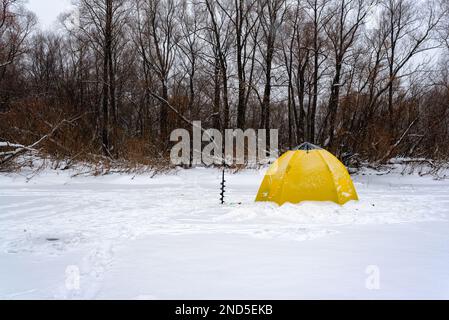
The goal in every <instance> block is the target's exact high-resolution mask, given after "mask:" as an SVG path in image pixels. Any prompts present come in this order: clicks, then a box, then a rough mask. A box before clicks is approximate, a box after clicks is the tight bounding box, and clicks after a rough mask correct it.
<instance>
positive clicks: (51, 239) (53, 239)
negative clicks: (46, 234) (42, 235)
mask: <svg viewBox="0 0 449 320" xmlns="http://www.w3.org/2000/svg"><path fill="white" fill-rule="evenodd" d="M47 241H50V242H55V241H59V239H58V238H47Z"/></svg>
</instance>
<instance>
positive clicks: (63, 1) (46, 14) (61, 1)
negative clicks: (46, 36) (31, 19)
mask: <svg viewBox="0 0 449 320" xmlns="http://www.w3.org/2000/svg"><path fill="white" fill-rule="evenodd" d="M27 7H28V8H29V9H30V10H31V11H33V12H34V13H36V15H37V17H38V18H39V22H40V24H41V25H42V28H44V29H46V28H50V27H52V25H53V24H54V22H56V20H57V18H58V15H59V14H61V13H62V12H64V11H66V10H69V9H70V7H71V0H28V3H27Z"/></svg>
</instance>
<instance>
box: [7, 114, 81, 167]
mask: <svg viewBox="0 0 449 320" xmlns="http://www.w3.org/2000/svg"><path fill="white" fill-rule="evenodd" d="M83 116H84V115H81V116H78V117H75V118H73V119H70V120H66V119H64V120H62V121H60V122H59V123H58V124H57V125H55V126H53V128H52V129H51V130H50V131H49V132H48V133H47V134H45V135H44V136H42V137H41V138H39V139H38V140H37V141H35V142H34V143H32V144H30V145H28V146H25V145H22V144H18V143H11V142H8V141H0V148H9V149H13V150H9V151H3V152H0V167H1V166H3V165H5V164H6V163H8V162H10V161H12V160H14V159H15V158H17V157H18V156H20V155H21V154H23V153H25V152H27V151H37V149H36V148H38V147H39V145H40V144H42V143H43V142H45V141H46V140H48V139H51V137H52V136H53V135H54V134H55V133H56V131H58V130H59V129H60V128H61V127H62V126H63V125H65V124H73V123H74V122H75V121H77V120H78V119H80V118H82V117H83Z"/></svg>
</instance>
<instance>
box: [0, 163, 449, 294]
mask: <svg viewBox="0 0 449 320" xmlns="http://www.w3.org/2000/svg"><path fill="white" fill-rule="evenodd" d="M70 174H71V173H70V172H67V171H50V170H45V171H44V172H42V173H40V174H38V175H37V176H35V177H34V178H33V179H31V180H30V181H28V180H27V179H26V178H25V177H24V176H21V175H18V174H9V175H0V299H37V298H39V299H55V298H56V299H116V298H119V299H206V298H207V299H231V298H232V299H299V298H305V299H315V298H330V299H333V298H343V299H347V298H356V299H358V298H360V299H390V298H398V299H414V298H418V299H421V298H422V299H426V298H436V299H449V192H448V190H449V181H447V180H446V181H436V180H433V179H432V178H431V177H419V176H415V175H411V176H402V175H400V174H399V173H391V174H389V175H385V176H377V175H376V174H375V173H370V172H367V174H366V175H358V176H356V177H354V180H355V185H356V188H357V190H358V193H359V196H360V199H361V200H360V201H359V202H351V203H348V204H347V205H345V206H338V205H335V204H332V203H303V204H299V205H291V204H287V205H284V206H282V207H278V206H277V205H275V204H269V203H254V198H255V195H256V193H257V190H258V187H259V185H260V182H261V181H262V178H263V170H261V171H255V170H248V171H242V172H240V173H237V174H228V175H227V186H228V187H227V193H226V200H227V201H228V203H227V204H226V205H224V206H221V205H220V204H219V183H220V178H221V173H220V171H218V170H215V169H202V168H197V169H193V170H179V171H176V172H173V173H170V174H165V175H159V176H156V177H155V178H151V177H150V176H149V175H137V176H132V175H124V174H123V175H120V174H113V175H109V176H102V177H81V176H80V177H77V178H71V177H70ZM373 267H374V270H377V271H378V272H377V271H376V273H375V274H373V273H371V271H372V270H373ZM78 274H79V278H78ZM373 276H376V279H377V280H378V284H379V287H378V288H374V290H373V288H372V287H370V285H368V286H367V282H369V281H371V280H372V279H373V278H372V277H373ZM74 279H75V280H76V281H75V282H74V283H72V280H74ZM78 280H79V281H78ZM377 280H376V281H377ZM74 284H75V285H74ZM368 284H369V283H368ZM78 285H79V286H78Z"/></svg>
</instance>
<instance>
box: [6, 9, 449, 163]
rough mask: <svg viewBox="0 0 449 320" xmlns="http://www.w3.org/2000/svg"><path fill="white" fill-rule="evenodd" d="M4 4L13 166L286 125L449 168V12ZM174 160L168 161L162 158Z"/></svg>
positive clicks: (329, 141) (366, 157)
mask: <svg viewBox="0 0 449 320" xmlns="http://www.w3.org/2000/svg"><path fill="white" fill-rule="evenodd" d="M76 7H77V10H75V11H74V12H70V13H69V12H68V13H66V14H64V15H63V16H61V17H60V28H58V29H57V28H55V30H54V31H45V32H43V31H41V30H39V28H38V26H37V23H36V17H35V16H34V14H33V13H32V12H28V11H27V10H26V9H25V7H24V5H23V3H21V1H19V0H0V166H2V165H6V164H7V163H8V162H10V161H11V160H12V159H14V158H17V156H18V155H21V154H23V153H24V152H27V151H30V150H39V151H40V152H42V153H43V154H47V155H50V156H52V157H55V158H59V159H70V161H77V160H79V161H103V160H104V159H109V160H111V161H114V160H117V161H119V160H120V161H129V162H132V163H142V164H152V163H156V162H158V163H161V161H162V162H163V161H165V162H167V163H168V159H166V158H167V155H168V154H169V150H170V147H171V143H170V141H169V135H170V132H171V131H172V130H173V129H175V128H186V129H191V126H190V124H189V122H190V121H194V120H201V121H202V123H203V127H205V128H209V127H210V128H217V129H220V130H223V129H225V128H242V129H247V128H255V129H257V128H266V129H279V133H280V137H279V142H280V147H281V149H282V150H286V149H289V148H291V147H295V146H297V145H298V144H300V143H302V142H304V141H309V142H312V143H316V144H319V145H321V146H324V147H326V148H328V149H330V150H331V151H333V152H335V153H336V154H337V155H338V156H340V157H341V158H342V159H343V160H345V161H346V162H350V161H369V162H371V163H374V162H375V163H382V162H386V161H388V160H389V159H391V158H393V157H404V158H409V159H427V160H426V161H431V160H435V161H444V160H446V161H447V159H448V158H449V143H448V139H449V58H448V57H449V13H448V9H449V1H447V0H444V1H442V0H440V1H437V0H435V1H432V0H428V1H415V0H377V1H376V0H219V1H212V0H78V1H77V2H76ZM161 159H166V160H161Z"/></svg>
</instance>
